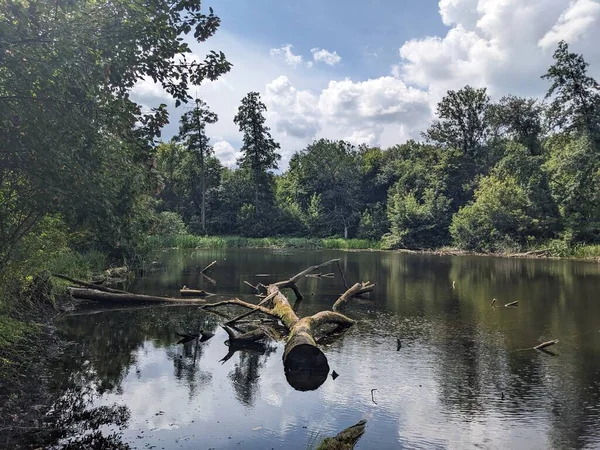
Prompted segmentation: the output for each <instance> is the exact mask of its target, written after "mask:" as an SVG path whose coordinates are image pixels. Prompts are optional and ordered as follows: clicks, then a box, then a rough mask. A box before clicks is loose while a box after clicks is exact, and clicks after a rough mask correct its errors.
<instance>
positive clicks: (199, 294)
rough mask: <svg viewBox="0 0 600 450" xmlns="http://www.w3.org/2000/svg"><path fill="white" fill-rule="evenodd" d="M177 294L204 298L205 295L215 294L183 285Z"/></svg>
mask: <svg viewBox="0 0 600 450" xmlns="http://www.w3.org/2000/svg"><path fill="white" fill-rule="evenodd" d="M179 295H181V296H182V297H200V298H205V297H209V296H211V295H215V294H212V293H210V292H206V291H205V290H204V289H190V288H188V287H185V286H184V287H182V288H181V289H180V290H179Z"/></svg>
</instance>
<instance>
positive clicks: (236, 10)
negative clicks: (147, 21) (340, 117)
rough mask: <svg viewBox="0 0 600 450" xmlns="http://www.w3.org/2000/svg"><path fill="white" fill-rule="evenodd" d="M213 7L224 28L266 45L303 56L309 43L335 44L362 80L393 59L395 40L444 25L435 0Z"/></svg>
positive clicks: (232, 2) (234, 0)
mask: <svg viewBox="0 0 600 450" xmlns="http://www.w3.org/2000/svg"><path fill="white" fill-rule="evenodd" d="M211 6H213V8H215V11H216V12H217V14H218V15H219V17H221V19H222V28H221V29H222V30H224V31H228V32H231V33H234V34H237V35H239V36H244V37H246V38H248V39H249V40H251V41H253V42H254V43H256V44H259V45H263V46H264V47H266V48H272V47H277V46H281V45H285V44H288V43H291V44H292V45H293V46H294V50H295V51H296V52H298V53H300V54H304V55H306V54H310V50H311V49H312V48H322V47H325V48H327V49H334V50H335V51H337V53H338V54H340V55H341V56H342V58H343V63H342V64H343V69H344V70H343V73H344V75H346V76H350V77H353V78H354V77H356V78H360V79H362V78H368V77H378V76H380V75H381V74H382V73H386V72H387V71H388V70H389V66H390V65H392V64H395V63H397V62H398V48H399V43H403V42H405V41H407V40H409V39H413V38H419V37H426V36H430V35H436V34H437V35H439V34H442V33H443V32H444V31H445V29H446V28H447V27H446V26H445V25H443V24H442V22H441V21H440V15H439V12H438V2H437V1H436V0H374V1H371V2H368V3H367V2H356V1H344V0H308V1H303V2H298V1H289V0H286V1H273V2H266V1H250V0H221V1H215V2H213V3H212V4H211ZM374 54H376V55H377V57H375V56H374Z"/></svg>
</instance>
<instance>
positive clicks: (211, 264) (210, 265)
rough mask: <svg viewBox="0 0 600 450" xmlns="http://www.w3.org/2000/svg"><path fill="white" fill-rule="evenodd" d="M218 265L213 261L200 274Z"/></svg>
mask: <svg viewBox="0 0 600 450" xmlns="http://www.w3.org/2000/svg"><path fill="white" fill-rule="evenodd" d="M216 263H217V261H213V262H211V263H210V264H209V265H208V266H206V267H205V268H204V269H202V270H201V271H200V273H205V272H206V271H207V270H208V269H210V268H211V267H212V266H214V265H215V264H216Z"/></svg>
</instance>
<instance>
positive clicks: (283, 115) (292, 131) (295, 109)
mask: <svg viewBox="0 0 600 450" xmlns="http://www.w3.org/2000/svg"><path fill="white" fill-rule="evenodd" d="M264 100H265V104H266V105H267V107H268V109H269V110H270V111H271V114H272V118H273V120H274V121H275V127H276V130H277V131H279V132H281V133H284V134H287V135H290V136H293V137H296V138H299V139H310V138H313V137H314V136H315V135H316V134H317V132H318V131H319V130H320V125H319V117H318V115H319V112H318V110H317V109H316V108H315V105H316V104H317V102H318V99H317V98H316V97H315V96H314V95H313V94H311V93H310V92H308V91H298V90H297V89H296V88H295V87H294V86H292V83H291V82H290V80H289V79H288V77H286V76H283V75H282V76H280V77H278V78H276V79H274V80H273V81H271V82H270V83H269V84H267V87H266V92H265V98H264Z"/></svg>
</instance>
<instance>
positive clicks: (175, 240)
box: [147, 234, 600, 261]
mask: <svg viewBox="0 0 600 450" xmlns="http://www.w3.org/2000/svg"><path fill="white" fill-rule="evenodd" d="M147 246H148V249H149V250H159V249H163V248H195V249H207V250H210V249H227V248H271V249H302V250H323V249H329V250H389V251H397V252H401V253H422V254H432V255H440V256H441V255H444V256H469V255H470V256H493V257H499V258H531V259H544V258H546V259H573V260H584V261H599V260H600V245H583V244H578V245H575V246H569V245H567V244H565V243H564V242H563V241H558V240H554V241H550V242H548V243H546V244H542V245H537V246H535V247H531V248H528V249H526V250H524V251H521V252H508V251H507V252H495V253H479V252H473V251H469V250H463V249H460V248H456V247H442V248H439V249H402V248H401V249H386V248H384V247H383V246H382V245H381V243H380V242H379V241H374V240H369V239H342V238H296V237H293V238H291V237H265V238H247V237H241V236H195V235H191V234H181V235H174V236H161V237H159V236H150V237H149V238H148V241H147Z"/></svg>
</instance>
